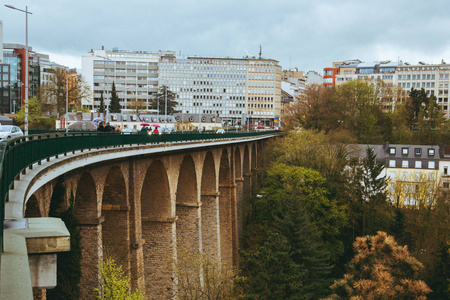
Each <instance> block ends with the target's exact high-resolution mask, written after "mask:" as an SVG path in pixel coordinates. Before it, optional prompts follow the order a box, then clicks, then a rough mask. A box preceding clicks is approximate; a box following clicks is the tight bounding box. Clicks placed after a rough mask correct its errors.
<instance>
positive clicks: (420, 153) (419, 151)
mask: <svg viewBox="0 0 450 300" xmlns="http://www.w3.org/2000/svg"><path fill="white" fill-rule="evenodd" d="M414 153H415V154H416V155H418V156H420V155H422V149H420V148H416V149H414Z"/></svg>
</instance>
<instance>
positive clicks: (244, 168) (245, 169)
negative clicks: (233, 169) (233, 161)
mask: <svg viewBox="0 0 450 300" xmlns="http://www.w3.org/2000/svg"><path fill="white" fill-rule="evenodd" d="M242 172H243V173H244V174H243V175H244V176H246V175H248V174H250V172H251V170H250V158H249V150H248V145H245V147H244V160H243V162H242Z"/></svg>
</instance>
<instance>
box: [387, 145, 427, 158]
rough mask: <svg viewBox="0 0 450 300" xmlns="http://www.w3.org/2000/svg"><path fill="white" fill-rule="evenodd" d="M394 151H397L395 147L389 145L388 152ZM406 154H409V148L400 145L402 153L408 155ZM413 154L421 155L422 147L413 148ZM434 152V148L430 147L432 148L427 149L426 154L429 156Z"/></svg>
mask: <svg viewBox="0 0 450 300" xmlns="http://www.w3.org/2000/svg"><path fill="white" fill-rule="evenodd" d="M396 153H397V148H395V147H390V148H389V154H392V155H394V154H396ZM408 154H409V148H407V147H402V155H408ZM414 154H415V155H417V156H420V155H422V148H414ZM434 154H435V151H434V149H432V148H430V149H428V155H429V156H434Z"/></svg>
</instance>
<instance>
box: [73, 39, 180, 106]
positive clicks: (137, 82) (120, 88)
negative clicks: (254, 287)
mask: <svg viewBox="0 0 450 300" xmlns="http://www.w3.org/2000/svg"><path fill="white" fill-rule="evenodd" d="M102 48H103V47H102ZM170 53H171V52H170ZM163 54H166V52H164V53H163V52H161V51H160V52H158V53H151V52H146V51H124V50H118V49H113V50H112V51H106V50H104V48H103V49H102V50H91V51H90V52H89V53H88V55H84V56H82V60H81V63H82V67H81V74H82V75H83V77H84V79H85V81H86V82H87V84H88V85H89V86H90V87H91V90H92V92H93V95H92V97H93V100H94V102H93V103H94V105H93V107H91V106H92V99H87V100H86V101H85V102H84V103H83V105H84V106H86V107H88V108H91V109H93V110H97V109H98V108H99V106H100V98H101V95H102V94H103V98H104V100H105V105H107V104H108V103H109V101H108V100H109V99H110V98H111V90H112V84H113V82H114V84H115V87H116V91H117V96H118V97H119V99H120V104H121V106H122V108H123V109H124V110H130V104H131V102H132V101H135V99H138V100H141V101H144V102H145V103H146V104H147V109H148V110H149V111H150V110H151V100H152V99H153V97H154V96H155V95H156V93H157V92H158V65H159V61H160V57H161V55H163Z"/></svg>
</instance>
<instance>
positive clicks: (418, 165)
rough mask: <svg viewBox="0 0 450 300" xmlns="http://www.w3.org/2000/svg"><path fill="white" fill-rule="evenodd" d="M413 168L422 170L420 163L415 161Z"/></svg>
mask: <svg viewBox="0 0 450 300" xmlns="http://www.w3.org/2000/svg"><path fill="white" fill-rule="evenodd" d="M415 168H416V169H421V168H422V161H420V160H416V163H415Z"/></svg>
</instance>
